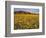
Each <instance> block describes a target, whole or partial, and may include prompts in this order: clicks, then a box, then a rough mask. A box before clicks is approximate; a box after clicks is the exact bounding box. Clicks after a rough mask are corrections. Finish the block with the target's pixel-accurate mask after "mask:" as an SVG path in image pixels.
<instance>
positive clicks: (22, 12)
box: [14, 11, 38, 14]
mask: <svg viewBox="0 0 46 38" xmlns="http://www.w3.org/2000/svg"><path fill="white" fill-rule="evenodd" d="M14 14H38V13H32V12H25V11H15V12H14Z"/></svg>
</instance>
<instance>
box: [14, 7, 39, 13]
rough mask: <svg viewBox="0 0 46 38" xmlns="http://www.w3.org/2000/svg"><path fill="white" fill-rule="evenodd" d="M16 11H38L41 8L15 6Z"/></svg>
mask: <svg viewBox="0 0 46 38" xmlns="http://www.w3.org/2000/svg"><path fill="white" fill-rule="evenodd" d="M14 11H25V12H33V13H38V12H39V9H35V8H15V9H14Z"/></svg>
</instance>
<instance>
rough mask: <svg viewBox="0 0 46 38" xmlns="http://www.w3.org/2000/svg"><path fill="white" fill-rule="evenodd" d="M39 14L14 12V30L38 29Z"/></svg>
mask: <svg viewBox="0 0 46 38" xmlns="http://www.w3.org/2000/svg"><path fill="white" fill-rule="evenodd" d="M38 28H39V14H36V13H30V12H24V11H18V12H14V29H38Z"/></svg>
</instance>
